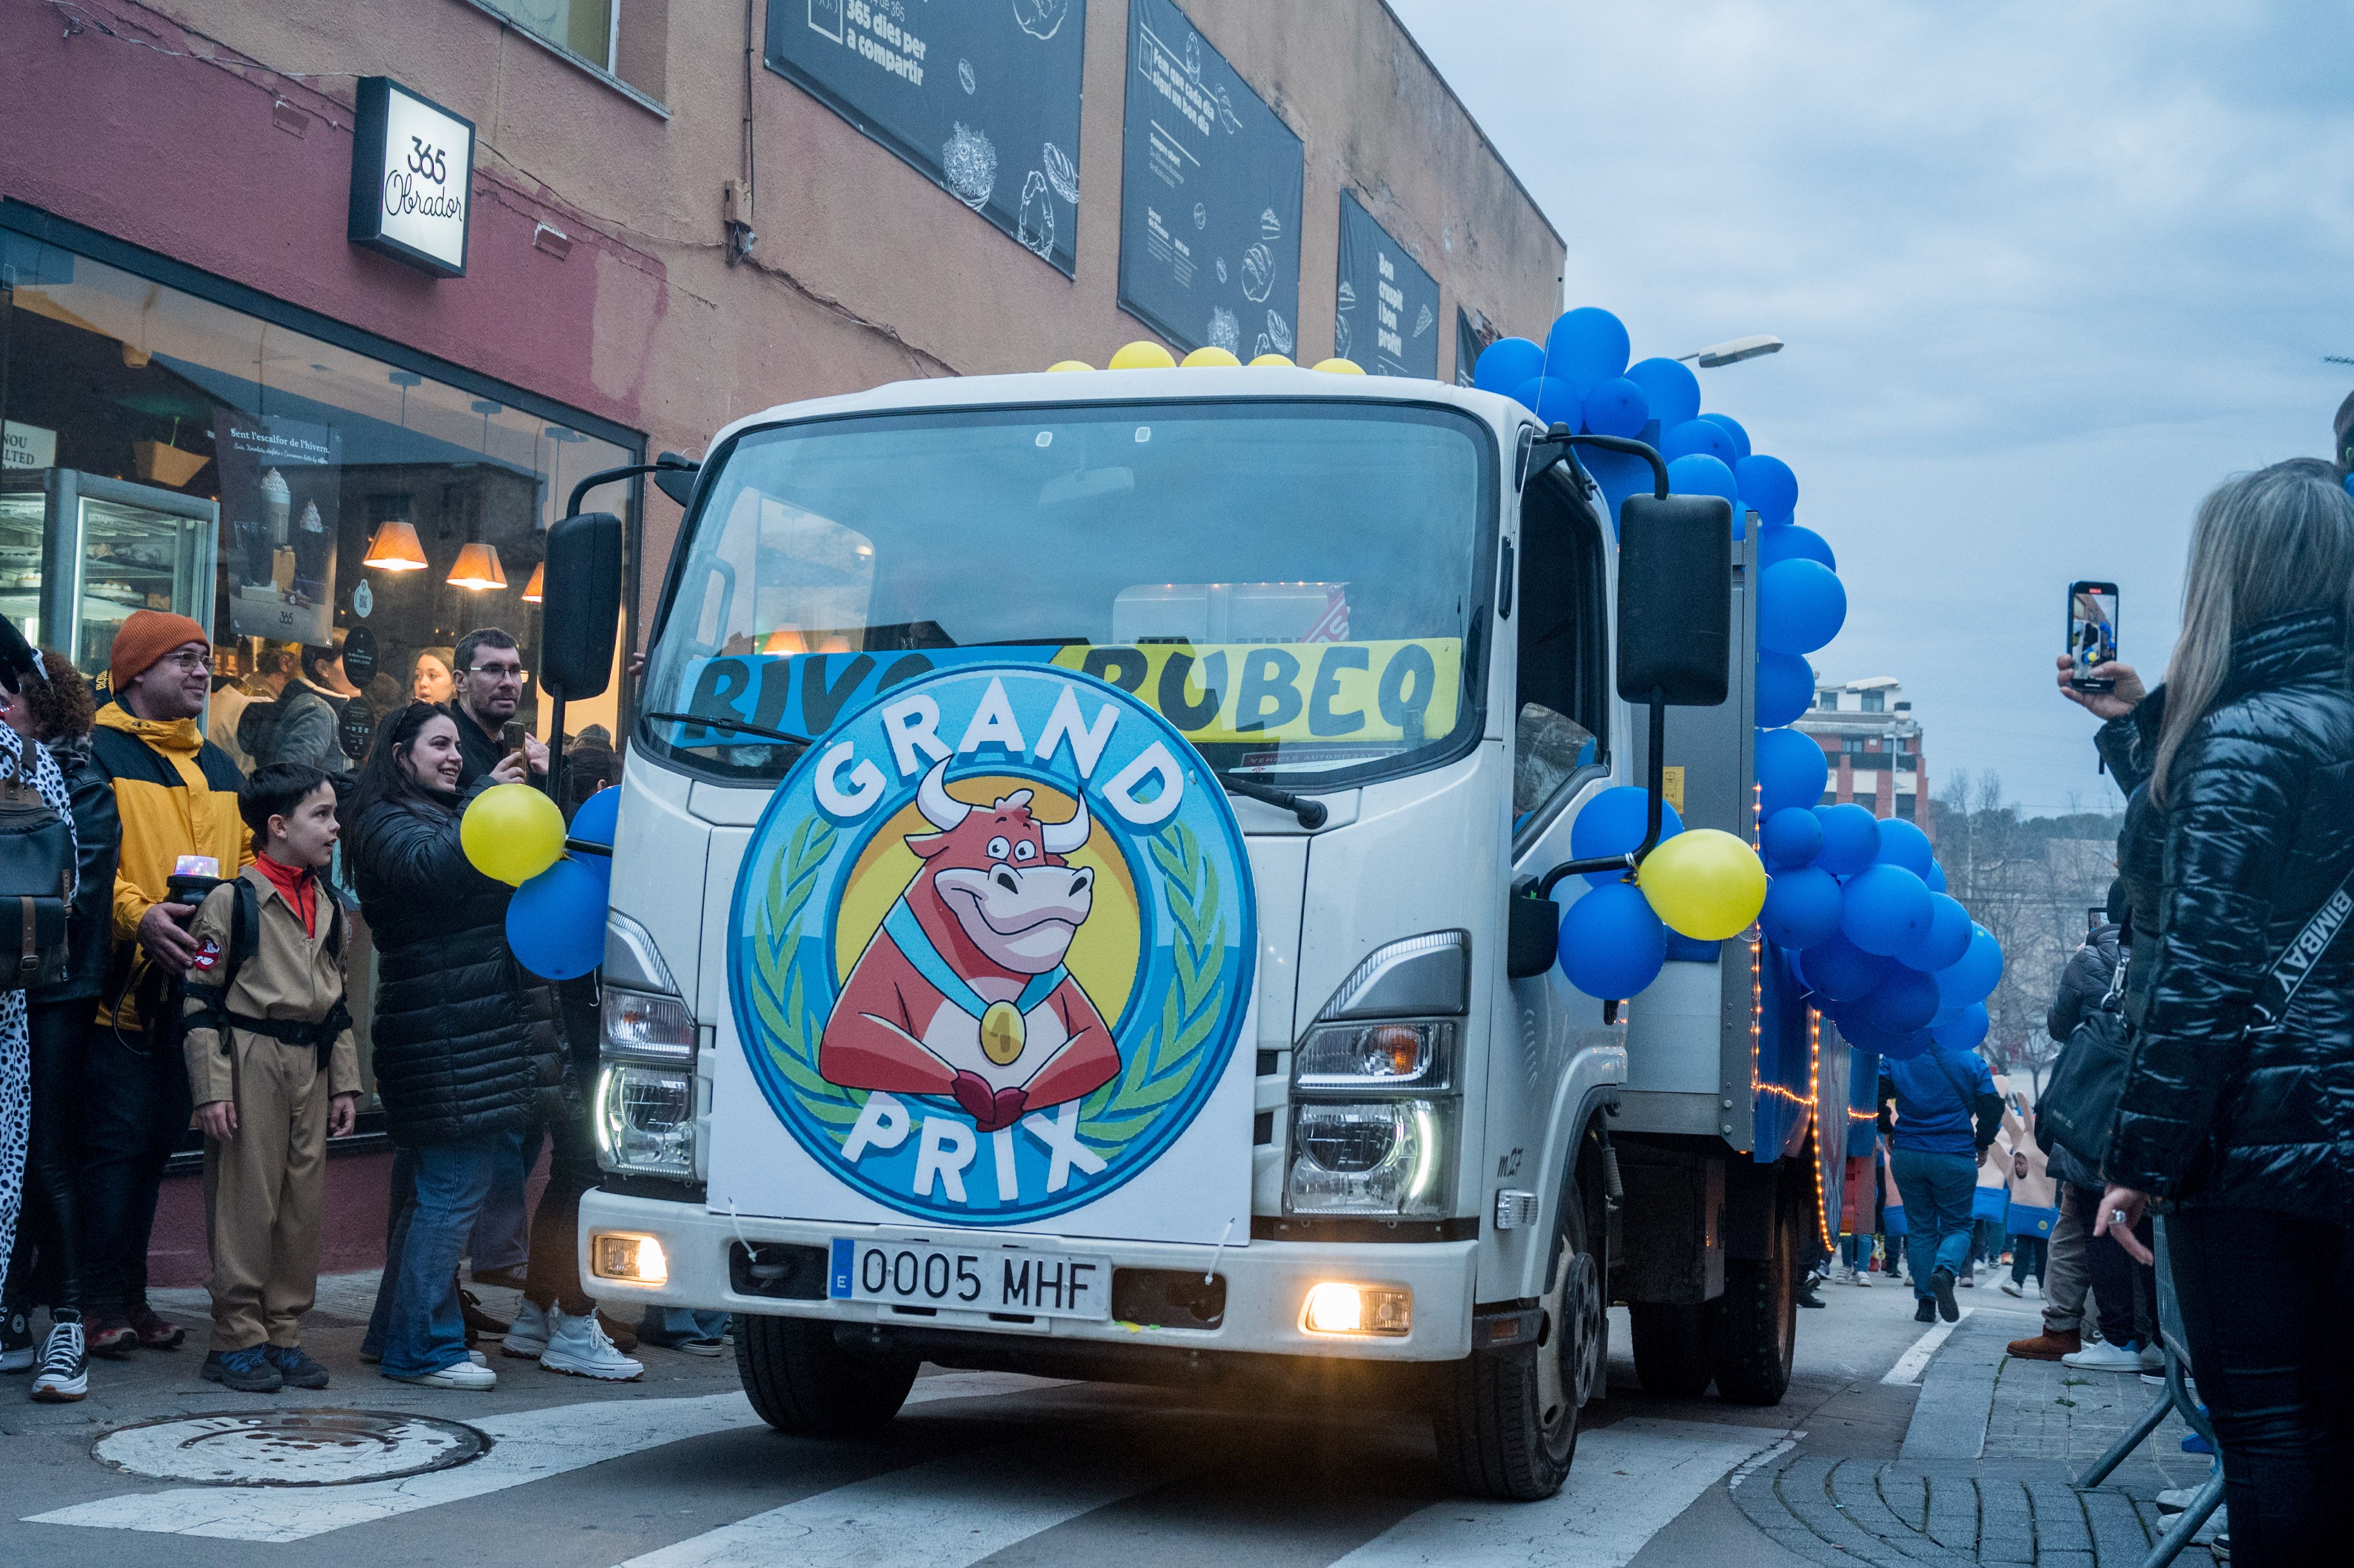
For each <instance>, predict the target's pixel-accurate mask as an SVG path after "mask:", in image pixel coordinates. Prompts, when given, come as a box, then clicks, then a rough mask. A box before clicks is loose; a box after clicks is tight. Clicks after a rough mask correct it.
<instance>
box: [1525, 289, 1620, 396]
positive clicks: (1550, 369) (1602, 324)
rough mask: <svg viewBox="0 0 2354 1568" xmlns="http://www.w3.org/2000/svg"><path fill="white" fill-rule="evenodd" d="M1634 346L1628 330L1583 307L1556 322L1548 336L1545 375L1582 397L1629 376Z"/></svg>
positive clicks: (1605, 313) (1590, 307)
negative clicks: (1614, 380) (1562, 383)
mask: <svg viewBox="0 0 2354 1568" xmlns="http://www.w3.org/2000/svg"><path fill="white" fill-rule="evenodd" d="M1632 346H1633V345H1632V344H1630V343H1629V342H1628V337H1627V327H1626V324H1625V323H1622V322H1621V321H1619V319H1618V318H1617V316H1614V315H1612V314H1611V313H1609V312H1608V311H1606V310H1600V309H1597V308H1596V307H1595V306H1593V305H1580V306H1579V307H1578V308H1577V309H1575V310H1574V311H1564V312H1562V313H1561V314H1560V315H1558V316H1556V317H1555V318H1553V330H1552V331H1550V332H1548V333H1546V334H1545V363H1544V373H1545V374H1546V375H1547V376H1559V377H1560V378H1561V379H1562V380H1564V381H1566V382H1568V383H1569V387H1570V390H1571V391H1573V392H1575V394H1576V395H1577V396H1579V397H1585V394H1586V393H1587V392H1589V391H1591V390H1592V389H1593V388H1595V387H1599V386H1601V385H1602V383H1604V382H1605V381H1609V380H1612V379H1614V378H1616V377H1617V376H1624V375H1626V374H1627V355H1628V351H1629V349H1630V348H1631V347H1632Z"/></svg>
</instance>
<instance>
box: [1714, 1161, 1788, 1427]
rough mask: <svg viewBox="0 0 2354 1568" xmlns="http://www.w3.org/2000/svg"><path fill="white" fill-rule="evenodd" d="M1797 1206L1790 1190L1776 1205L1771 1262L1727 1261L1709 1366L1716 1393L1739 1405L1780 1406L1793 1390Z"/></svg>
mask: <svg viewBox="0 0 2354 1568" xmlns="http://www.w3.org/2000/svg"><path fill="white" fill-rule="evenodd" d="M1798 1209H1799V1205H1798V1204H1797V1202H1794V1201H1793V1200H1792V1197H1791V1194H1790V1193H1789V1192H1787V1190H1786V1191H1784V1192H1782V1194H1781V1195H1780V1197H1779V1199H1778V1201H1777V1202H1776V1204H1775V1211H1774V1252H1773V1255H1772V1256H1770V1257H1764V1258H1755V1259H1740V1258H1729V1259H1727V1260H1726V1261H1725V1265H1724V1295H1723V1297H1721V1298H1719V1299H1717V1300H1716V1301H1714V1302H1712V1303H1711V1306H1712V1309H1713V1310H1712V1317H1713V1319H1714V1321H1713V1324H1712V1328H1713V1330H1714V1331H1713V1333H1712V1335H1711V1337H1710V1346H1709V1362H1710V1365H1711V1366H1712V1367H1713V1368H1714V1370H1715V1372H1716V1392H1717V1393H1721V1394H1723V1396H1724V1397H1725V1398H1726V1399H1728V1400H1730V1401H1732V1402H1733V1403H1734V1404H1781V1403H1782V1395H1783V1394H1784V1393H1787V1391H1788V1389H1789V1387H1790V1361H1791V1357H1792V1355H1793V1353H1794V1352H1795V1351H1797V1342H1798V1291H1797V1285H1798V1245H1799V1234H1798V1228H1799V1227H1798V1219H1799V1213H1798Z"/></svg>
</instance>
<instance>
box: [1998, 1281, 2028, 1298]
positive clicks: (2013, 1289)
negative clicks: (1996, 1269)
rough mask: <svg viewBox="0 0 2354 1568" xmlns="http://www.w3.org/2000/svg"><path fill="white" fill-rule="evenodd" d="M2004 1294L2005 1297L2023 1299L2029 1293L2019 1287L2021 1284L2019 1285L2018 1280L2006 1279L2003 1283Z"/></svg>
mask: <svg viewBox="0 0 2354 1568" xmlns="http://www.w3.org/2000/svg"><path fill="white" fill-rule="evenodd" d="M2002 1293H2003V1294H2004V1295H2005V1296H2017V1297H2020V1298H2024V1297H2025V1296H2026V1294H2027V1292H2025V1291H2023V1290H2021V1289H2020V1287H2019V1283H2018V1281H2016V1280H2011V1279H2006V1280H2004V1281H2003V1282H2002Z"/></svg>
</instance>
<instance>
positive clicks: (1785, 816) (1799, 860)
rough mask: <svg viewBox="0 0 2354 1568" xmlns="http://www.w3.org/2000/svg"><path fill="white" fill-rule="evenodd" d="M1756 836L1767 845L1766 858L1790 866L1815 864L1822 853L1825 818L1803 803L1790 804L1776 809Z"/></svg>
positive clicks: (1779, 865) (1794, 867) (1791, 868)
mask: <svg viewBox="0 0 2354 1568" xmlns="http://www.w3.org/2000/svg"><path fill="white" fill-rule="evenodd" d="M1757 836H1758V839H1759V840H1760V842H1763V843H1764V844H1765V854H1766V858H1768V859H1769V860H1771V861H1772V862H1773V863H1775V865H1776V866H1778V867H1782V868H1785V869H1787V870H1791V871H1796V870H1797V868H1798V867H1800V866H1802V865H1809V864H1812V863H1813V862H1814V858H1815V856H1816V855H1818V854H1819V853H1822V848H1823V824H1822V821H1821V820H1820V819H1819V818H1818V817H1817V816H1816V815H1815V814H1814V813H1813V812H1812V811H1809V810H1806V809H1804V808H1803V807H1798V806H1789V807H1785V808H1784V809H1783V810H1779V811H1776V812H1775V813H1774V814H1773V815H1772V816H1770V817H1768V818H1766V819H1765V827H1764V828H1763V829H1761V830H1760V831H1759V832H1758V835H1757Z"/></svg>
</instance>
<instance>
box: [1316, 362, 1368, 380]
mask: <svg viewBox="0 0 2354 1568" xmlns="http://www.w3.org/2000/svg"><path fill="white" fill-rule="evenodd" d="M1316 368H1317V369H1319V370H1322V371H1327V372H1329V373H1331V375H1334V376H1363V374H1364V373H1365V367H1364V366H1362V365H1360V364H1358V363H1357V362H1356V361H1355V360H1353V359H1320V360H1318V361H1317V362H1316Z"/></svg>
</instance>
